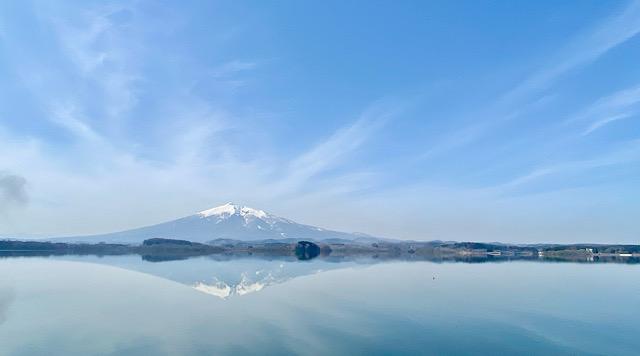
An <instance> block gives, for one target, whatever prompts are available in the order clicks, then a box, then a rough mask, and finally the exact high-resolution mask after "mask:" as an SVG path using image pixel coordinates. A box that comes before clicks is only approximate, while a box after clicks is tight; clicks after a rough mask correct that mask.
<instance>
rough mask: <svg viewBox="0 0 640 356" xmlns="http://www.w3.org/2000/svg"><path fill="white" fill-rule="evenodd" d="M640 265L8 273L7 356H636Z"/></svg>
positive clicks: (3, 320) (315, 265)
mask: <svg viewBox="0 0 640 356" xmlns="http://www.w3.org/2000/svg"><path fill="white" fill-rule="evenodd" d="M639 335H640V265H627V264H587V263H542V262H531V261H522V262H501V263H475V264H470V263H454V262H448V263H433V262H401V261H398V262H376V261H374V260H366V259H364V260H352V261H346V262H332V261H328V260H323V259H314V260H310V261H297V260H294V259H272V260H269V259H258V258H253V259H252V258H245V259H228V260H225V259H224V258H219V257H218V258H217V259H216V258H213V257H200V258H192V259H187V260H180V261H169V262H147V261H143V260H142V259H141V258H140V256H137V255H130V256H105V257H102V258H100V257H95V256H93V257H92V256H86V257H78V256H61V257H48V258H42V257H28V258H26V257H21V258H3V259H0V354H2V355H50V354H61V355H87V354H97V355H110V354H118V355H165V354H167V355H209V354H216V355H220V354H223V355H224V354H233V355H240V354H278V355H287V354H292V355H296V354H302V355H327V354H335V355H339V354H343V355H388V354H395V355H398V354H437V355H446V354H451V355H459V354H467V355H473V354H479V355H488V354H526V355H531V354H538V355H553V354H563V355H566V354H576V355H578V354H579V355H584V354H599V355H632V354H634V355H637V354H638V353H640V337H639Z"/></svg>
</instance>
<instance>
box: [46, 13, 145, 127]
mask: <svg viewBox="0 0 640 356" xmlns="http://www.w3.org/2000/svg"><path fill="white" fill-rule="evenodd" d="M124 13H126V14H133V13H134V12H133V9H132V8H129V7H128V6H123V5H108V6H103V7H98V8H94V9H91V10H87V11H80V12H79V13H78V14H77V18H75V19H71V18H68V17H65V18H62V17H55V15H50V16H51V17H49V20H50V21H51V22H52V23H53V24H54V25H55V30H56V34H57V36H58V40H59V41H60V43H61V44H62V47H63V49H64V53H65V54H66V55H67V57H68V58H69V59H70V60H71V61H72V62H73V63H74V64H75V66H76V69H77V73H78V75H79V76H80V77H81V78H83V80H84V81H91V83H92V85H95V86H98V87H99V88H100V89H101V90H102V92H103V93H104V96H103V97H104V98H105V99H106V100H105V102H104V106H103V109H104V112H106V113H108V117H110V118H112V119H121V117H119V115H120V114H122V113H124V112H125V111H126V110H128V109H130V108H131V107H132V106H133V105H135V104H136V102H137V95H136V89H135V85H136V83H137V82H138V81H140V80H141V79H142V78H141V75H140V74H139V63H140V61H141V60H142V58H143V53H144V47H141V46H140V44H139V41H136V40H139V38H138V37H139V34H138V33H137V32H136V27H135V26H133V24H132V23H131V22H130V21H126V20H125V21H124V22H118V21H116V20H114V18H117V17H118V15H121V14H124ZM132 16H133V15H132ZM45 18H46V17H45ZM72 20H73V21H72ZM134 42H136V44H134Z"/></svg>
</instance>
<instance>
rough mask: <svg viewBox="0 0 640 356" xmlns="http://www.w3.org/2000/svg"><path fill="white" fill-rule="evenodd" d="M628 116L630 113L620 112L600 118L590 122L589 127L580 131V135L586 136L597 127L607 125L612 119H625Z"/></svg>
mask: <svg viewBox="0 0 640 356" xmlns="http://www.w3.org/2000/svg"><path fill="white" fill-rule="evenodd" d="M629 117H631V115H629V114H620V115H615V116H609V117H606V118H604V119H601V120H599V121H596V122H594V123H592V124H591V125H589V127H588V128H587V129H586V130H585V131H584V132H583V133H582V135H581V136H586V135H588V134H590V133H592V132H594V131H596V130H597V129H599V128H601V127H603V126H605V125H607V124H610V123H612V122H614V121H618V120H622V119H626V118H629Z"/></svg>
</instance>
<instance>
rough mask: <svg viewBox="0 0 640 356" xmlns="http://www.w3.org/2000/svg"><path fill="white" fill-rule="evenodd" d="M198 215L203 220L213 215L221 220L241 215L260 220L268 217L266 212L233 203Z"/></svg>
mask: <svg viewBox="0 0 640 356" xmlns="http://www.w3.org/2000/svg"><path fill="white" fill-rule="evenodd" d="M196 215H199V216H200V217H202V218H208V217H210V216H213V215H218V216H220V217H221V218H225V217H229V216H231V215H240V216H243V217H244V216H247V215H252V216H255V217H257V218H260V219H262V218H266V217H267V213H265V212H264V210H256V209H252V208H249V207H246V206H239V205H235V204H233V203H227V204H225V205H220V206H217V207H215V208H211V209H207V210H204V211H201V212H199V213H198V214H196Z"/></svg>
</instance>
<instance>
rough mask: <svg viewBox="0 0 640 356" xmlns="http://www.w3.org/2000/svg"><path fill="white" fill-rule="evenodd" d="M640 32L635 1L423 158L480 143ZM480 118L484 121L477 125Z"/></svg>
mask: <svg viewBox="0 0 640 356" xmlns="http://www.w3.org/2000/svg"><path fill="white" fill-rule="evenodd" d="M638 33H640V1H632V2H631V3H630V4H629V5H628V6H627V7H625V8H624V9H623V10H622V11H621V12H619V13H617V14H615V15H612V16H609V17H608V18H606V19H604V20H602V21H601V22H600V23H599V24H597V25H596V26H595V27H593V28H591V29H589V30H587V31H584V32H583V33H581V34H579V35H578V36H576V38H575V39H574V40H573V41H570V42H569V43H567V44H566V45H565V46H564V47H563V48H561V49H559V50H558V52H557V54H556V55H555V56H551V60H550V61H551V63H555V64H553V65H550V66H542V67H541V68H540V69H539V70H538V71H536V72H535V73H533V74H531V75H530V76H529V77H528V78H526V79H525V80H523V81H522V82H521V83H520V84H518V85H517V86H516V87H515V88H513V89H511V90H509V91H508V92H506V93H505V94H503V95H502V96H501V97H500V98H498V99H497V100H496V101H495V102H493V103H492V104H491V105H489V106H488V107H486V108H485V109H483V110H479V111H478V112H475V113H474V114H473V117H472V116H470V118H472V119H473V122H474V123H473V124H471V125H469V126H468V127H465V128H463V129H461V130H457V131H454V132H452V133H450V134H448V135H447V137H448V139H447V140H443V141H438V143H437V144H436V145H435V146H433V147H432V148H430V149H428V150H427V151H426V152H425V153H424V154H423V155H422V157H428V156H431V155H433V154H439V153H442V152H446V151H449V150H452V149H455V148H459V147H462V146H464V145H467V144H469V143H471V142H474V141H476V140H478V139H479V138H481V137H483V136H484V135H486V134H487V132H489V131H491V129H492V128H494V127H495V126H496V125H499V124H501V123H504V122H507V121H511V120H514V119H516V118H518V117H520V116H521V115H522V114H523V113H525V112H527V110H529V108H531V107H535V106H536V105H538V103H544V102H545V101H546V100H547V96H546V93H545V91H546V90H547V89H548V88H549V87H550V86H551V85H552V84H553V83H554V82H556V81H557V80H558V79H559V78H560V77H561V76H563V75H565V74H567V73H568V72H570V71H572V70H574V69H576V68H578V67H580V66H584V65H586V64H589V63H591V62H594V61H596V60H597V59H598V58H600V57H602V56H603V55H605V54H606V53H607V52H609V51H610V50H612V49H613V48H615V47H617V46H619V45H621V44H623V43H625V42H627V41H628V40H630V39H631V38H633V37H635V36H636V35H637V34H638ZM477 117H481V118H483V123H482V124H477V123H475V122H477V121H478V120H477V119H476V118H477Z"/></svg>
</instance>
